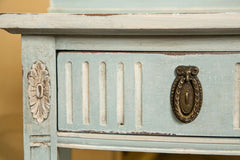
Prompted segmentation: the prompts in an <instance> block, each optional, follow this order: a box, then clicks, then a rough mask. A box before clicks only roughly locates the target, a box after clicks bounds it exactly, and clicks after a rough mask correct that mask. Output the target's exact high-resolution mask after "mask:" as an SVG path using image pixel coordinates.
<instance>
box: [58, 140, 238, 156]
mask: <svg viewBox="0 0 240 160" xmlns="http://www.w3.org/2000/svg"><path fill="white" fill-rule="evenodd" d="M122 137H124V136H122ZM139 138H140V137H139ZM188 140H190V141H191V137H188ZM199 140H200V141H199V142H197V141H195V142H194V143H186V142H182V143H181V142H172V141H171V140H170V142H168V141H162V142H160V141H148V140H144V141H137V140H113V139H104V140H103V139H94V138H93V139H91V138H90V139H88V138H81V137H62V136H60V137H58V146H61V147H66V148H77V149H94V150H96V149H99V150H114V151H127V152H131V151H133V152H156V153H174V154H208V155H240V153H239V150H240V145H239V143H236V142H234V143H231V140H230V141H228V140H226V141H225V140H224V139H219V140H215V142H216V141H217V142H220V143H217V144H216V143H213V141H211V140H210V141H208V139H205V138H204V137H203V138H202V139H199ZM201 140H202V141H203V143H202V142H201ZM221 141H222V142H223V143H222V142H221ZM224 141H225V142H224Z"/></svg>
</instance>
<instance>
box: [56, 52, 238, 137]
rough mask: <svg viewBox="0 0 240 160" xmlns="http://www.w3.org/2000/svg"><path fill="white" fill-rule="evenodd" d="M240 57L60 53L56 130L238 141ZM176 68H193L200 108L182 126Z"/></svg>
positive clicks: (58, 60) (221, 55) (220, 55)
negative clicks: (175, 107) (174, 98)
mask: <svg viewBox="0 0 240 160" xmlns="http://www.w3.org/2000/svg"><path fill="white" fill-rule="evenodd" d="M238 62H240V55H239V54H224V53H221V54H220V53H219V54H209V53H203V54H189V53H185V55H183V54H177V55H169V54H168V53H166V54H163V53H161V54H156V53H154V54H152V53H115V52H114V53H110V52H99V53H96V52H94V53H91V52H59V54H58V57H57V70H58V72H57V73H58V130H59V131H72V132H90V133H119V134H146V135H148V134H151V135H186V136H229V137H230V136H231V137H236V136H240V131H239V106H240V100H239V97H240V96H239V95H240V64H238ZM179 65H184V66H189V65H190V66H197V67H198V68H199V73H198V75H197V76H198V78H199V80H200V82H201V85H202V91H203V102H202V107H201V110H200V113H199V115H198V117H197V118H196V119H195V120H194V121H193V122H191V123H187V124H186V123H183V122H181V121H179V120H178V119H177V118H176V116H175V115H174V113H173V111H172V108H171V101H170V94H171V87H172V84H173V81H174V80H175V78H176V75H175V69H176V67H177V66H179Z"/></svg>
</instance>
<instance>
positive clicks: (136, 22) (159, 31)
mask: <svg viewBox="0 0 240 160" xmlns="http://www.w3.org/2000/svg"><path fill="white" fill-rule="evenodd" d="M163 22H164V23H163ZM39 24H41V25H39ZM0 28H4V29H5V30H7V31H8V32H11V33H21V34H52V35H74V36H75V35H239V33H240V13H213V14H210V13H206V14H172V13H170V14H123V15H121V14H120V15H110V16H101V15H96V16H94V15H93V16H91V15H84V14H67V13H66V14H59V13H55V14H2V15H0Z"/></svg>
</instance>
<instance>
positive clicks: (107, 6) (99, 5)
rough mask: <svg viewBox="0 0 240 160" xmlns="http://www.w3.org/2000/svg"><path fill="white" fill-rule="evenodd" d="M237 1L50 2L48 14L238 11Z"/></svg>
mask: <svg viewBox="0 0 240 160" xmlns="http://www.w3.org/2000/svg"><path fill="white" fill-rule="evenodd" d="M239 5H240V2H239V1H237V0H229V1H228V2H226V1H224V0H211V1H209V0H199V1H194V2H193V1H191V0H182V1H181V3H179V1H177V0H162V1H158V0H141V1H134V0H121V1H120V0H118V1H112V0H102V1H98V0H92V1H91V2H89V1H84V0H69V1H64V0H51V5H50V8H49V11H50V12H65V13H66V12H67V13H69V12H71V13H95V14H96V13H189V12H190V13H199V12H201V13H202V12H208V13H209V12H226V11H227V12H230V11H235V12H236V11H238V12H239V11H240V8H239Z"/></svg>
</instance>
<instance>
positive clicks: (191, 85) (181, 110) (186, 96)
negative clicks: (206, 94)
mask: <svg viewBox="0 0 240 160" xmlns="http://www.w3.org/2000/svg"><path fill="white" fill-rule="evenodd" d="M175 72H176V75H177V77H176V79H175V80H174V82H173V85H172V89H171V104H172V109H173V112H174V114H175V115H176V117H177V118H178V119H179V120H180V121H182V122H184V123H189V122H192V121H193V120H194V119H195V118H197V116H198V114H199V111H200V109H201V106H202V87H201V83H200V81H199V79H198V77H197V74H198V72H199V69H198V67H195V66H178V67H177V68H176V70H175Z"/></svg>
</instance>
